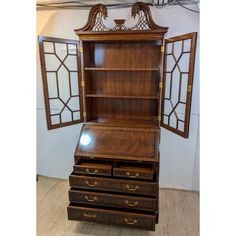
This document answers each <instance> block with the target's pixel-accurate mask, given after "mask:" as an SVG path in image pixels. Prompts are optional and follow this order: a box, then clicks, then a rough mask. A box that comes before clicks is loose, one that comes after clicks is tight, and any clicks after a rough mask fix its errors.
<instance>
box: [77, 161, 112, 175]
mask: <svg viewBox="0 0 236 236" xmlns="http://www.w3.org/2000/svg"><path fill="white" fill-rule="evenodd" d="M73 171H74V172H75V173H79V174H88V175H102V176H111V172H112V163H107V162H105V161H103V162H101V161H96V160H94V161H91V160H79V161H78V162H77V163H76V164H75V165H74V167H73Z"/></svg>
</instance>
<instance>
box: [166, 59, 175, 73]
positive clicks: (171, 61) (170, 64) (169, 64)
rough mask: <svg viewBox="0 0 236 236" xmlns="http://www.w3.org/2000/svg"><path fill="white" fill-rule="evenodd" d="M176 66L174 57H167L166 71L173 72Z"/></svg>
mask: <svg viewBox="0 0 236 236" xmlns="http://www.w3.org/2000/svg"><path fill="white" fill-rule="evenodd" d="M174 66H175V61H174V58H173V56H172V55H167V56H166V71H167V72H171V71H172V70H173V67H174Z"/></svg>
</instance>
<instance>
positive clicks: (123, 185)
mask: <svg viewBox="0 0 236 236" xmlns="http://www.w3.org/2000/svg"><path fill="white" fill-rule="evenodd" d="M69 179H70V186H71V187H74V188H89V189H95V190H105V191H113V192H123V193H133V194H142V195H154V196H155V195H156V194H157V190H158V186H157V183H152V182H143V181H142V182H141V181H131V180H119V179H108V178H99V177H89V176H78V175H73V174H72V175H70V177H69Z"/></svg>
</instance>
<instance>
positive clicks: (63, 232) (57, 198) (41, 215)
mask: <svg viewBox="0 0 236 236" xmlns="http://www.w3.org/2000/svg"><path fill="white" fill-rule="evenodd" d="M68 189H69V182H68V180H61V179H54V178H48V177H43V176H39V179H38V182H37V236H81V235H86V236H88V235H96V236H167V235H168V236H198V235H199V194H198V193H195V192H189V191H181V190H171V189H161V190H160V217H159V224H157V225H156V231H155V232H152V231H144V230H137V229H127V228H123V227H117V226H107V225H100V224H95V223H86V222H74V221H68V220H67V211H66V207H67V205H68V193H67V192H68Z"/></svg>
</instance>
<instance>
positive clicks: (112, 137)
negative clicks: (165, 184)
mask: <svg viewBox="0 0 236 236" xmlns="http://www.w3.org/2000/svg"><path fill="white" fill-rule="evenodd" d="M158 148H159V129H158V128H137V127H122V126H110V125H109V126H108V125H107V126H106V125H99V124H84V125H83V126H82V130H81V133H80V138H79V143H78V145H77V148H76V151H75V156H80V157H81V156H83V157H91V158H95V157H98V158H115V159H126V160H137V161H153V162H156V161H158V159H159V158H158V156H159V154H158V153H159V150H158Z"/></svg>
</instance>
